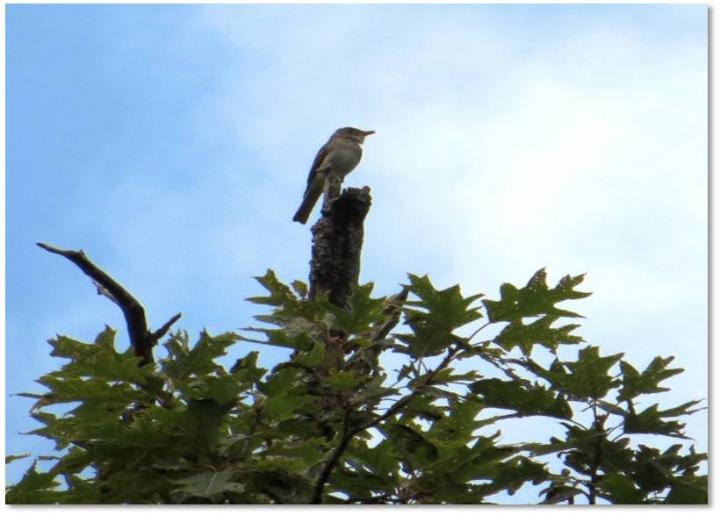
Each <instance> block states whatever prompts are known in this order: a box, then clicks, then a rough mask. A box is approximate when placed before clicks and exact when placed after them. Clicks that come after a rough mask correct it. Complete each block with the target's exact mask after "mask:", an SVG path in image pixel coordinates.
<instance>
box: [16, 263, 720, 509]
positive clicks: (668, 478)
mask: <svg viewBox="0 0 720 515" xmlns="http://www.w3.org/2000/svg"><path fill="white" fill-rule="evenodd" d="M582 280H583V276H581V275H580V276H565V277H563V278H562V279H561V280H560V281H559V282H558V283H557V285H556V286H555V287H553V288H550V287H548V285H547V282H546V281H547V277H546V273H545V271H544V270H540V271H538V272H537V273H535V274H534V275H533V277H532V278H531V279H530V280H529V282H528V283H527V284H526V285H525V286H524V287H517V286H514V285H512V284H509V283H505V284H503V285H502V286H501V288H500V298H499V299H497V300H491V299H487V298H484V297H483V295H479V294H478V295H470V296H467V297H466V296H464V295H463V294H462V292H461V289H460V287H459V286H453V287H450V288H447V289H437V288H436V287H435V286H434V285H433V284H432V282H431V281H430V279H429V278H428V277H427V276H423V277H419V276H415V275H410V276H409V283H408V284H407V285H406V286H405V289H404V294H400V295H397V296H394V297H386V298H373V297H372V288H373V287H372V284H367V285H363V286H359V287H357V288H356V289H355V290H354V292H353V294H352V296H351V298H350V300H349V303H348V306H347V308H339V307H337V306H335V305H333V304H332V303H330V302H329V301H328V300H327V299H323V298H320V299H316V300H309V299H308V298H307V287H306V285H305V284H303V283H301V282H299V281H296V282H294V283H292V285H290V286H288V285H285V284H283V283H282V282H281V281H279V280H278V279H277V277H276V276H275V275H274V274H273V273H272V272H271V271H268V272H267V273H266V274H265V275H264V276H262V277H259V278H258V281H259V282H260V284H261V285H262V286H263V287H264V288H265V289H266V290H267V294H266V295H264V296H262V297H255V298H252V299H249V300H250V301H251V302H254V303H256V304H261V305H265V306H269V308H270V312H269V313H268V314H264V315H260V316H258V317H257V318H258V320H259V321H260V322H261V323H262V324H263V325H262V326H259V327H252V328H248V329H247V330H246V331H245V332H244V333H243V334H242V335H241V334H235V333H226V334H221V335H215V336H213V335H210V334H208V333H202V334H201V335H200V337H199V339H198V340H197V341H196V342H195V343H194V344H192V345H191V344H190V341H189V337H188V335H187V334H186V333H184V332H177V333H175V334H173V335H171V336H170V337H168V338H167V339H166V341H165V342H164V343H163V344H162V345H163V347H164V349H165V351H166V356H167V357H166V358H164V359H162V360H160V361H159V362H158V363H157V364H155V365H148V366H144V367H139V366H138V363H139V360H138V358H136V357H135V356H134V355H133V353H132V352H131V351H130V350H128V351H125V352H118V351H117V350H116V345H115V333H114V331H113V330H111V329H110V328H106V329H105V330H103V331H102V332H101V333H100V334H99V335H98V337H97V338H96V340H95V342H93V343H85V342H80V341H76V340H73V339H71V338H68V337H64V336H60V337H57V338H55V339H53V340H51V341H50V345H51V346H52V355H53V356H56V357H58V358H62V359H64V360H67V362H66V363H65V364H63V365H62V366H61V367H60V368H59V369H58V370H57V371H55V372H52V373H50V374H47V375H45V376H43V377H41V378H40V379H39V380H38V382H39V383H40V384H41V385H42V386H43V387H44V389H45V392H44V393H40V394H36V393H23V394H21V395H23V396H26V397H30V398H32V399H35V404H34V406H33V408H32V416H33V417H34V418H35V419H36V420H37V421H38V422H39V423H40V426H39V427H38V428H37V429H34V430H33V431H31V432H30V434H34V435H39V436H42V437H45V438H49V439H50V440H52V441H53V442H54V444H55V448H56V450H57V455H56V456H52V457H43V458H42V459H40V458H37V459H36V460H35V461H34V462H33V464H32V465H31V466H30V468H29V469H28V471H27V472H26V473H25V475H24V477H23V478H22V480H21V481H19V482H18V483H17V484H15V485H12V486H11V487H9V488H8V489H7V491H6V500H7V502H8V503H11V504H25V503H32V504H44V503H48V504H49V503H62V504H83V503H245V504H247V503H308V502H315V503H348V504H352V503H391V504H405V503H459V504H463V503H488V502H494V500H496V499H497V497H493V496H494V495H496V494H504V495H513V494H515V493H516V492H518V491H521V490H527V491H528V492H529V493H527V494H526V495H536V496H537V502H541V503H562V502H569V503H573V502H576V501H577V502H583V503H588V502H589V503H596V502H608V503H622V504H626V503H630V504H643V503H706V502H707V476H706V475H702V474H700V473H699V470H700V467H701V466H702V465H703V464H704V463H705V462H706V460H707V456H706V454H704V453H697V452H696V451H695V449H694V447H693V446H690V447H689V449H688V448H686V447H685V446H684V445H683V444H673V445H670V446H669V447H667V448H665V449H660V448H654V447H649V446H647V445H639V444H637V443H634V442H633V438H634V436H635V435H638V434H645V435H662V436H665V437H671V438H675V439H686V438H687V437H686V435H685V434H684V432H683V429H684V425H683V423H682V422H681V420H682V419H683V418H684V417H685V416H687V415H690V414H691V413H693V412H694V411H697V409H698V404H699V401H697V400H694V401H690V402H687V403H684V404H681V405H680V406H675V407H670V408H660V407H659V404H658V403H652V404H650V405H648V404H647V402H646V401H645V398H646V396H648V395H653V394H658V393H662V392H665V391H667V388H666V387H664V386H661V385H660V383H661V382H663V381H664V380H666V379H668V378H670V377H672V376H674V375H676V374H678V373H680V372H681V371H682V370H681V369H679V368H669V365H670V364H671V362H672V361H673V358H672V357H664V358H663V357H657V358H655V359H654V360H652V362H651V363H650V364H649V365H647V366H646V367H645V368H644V369H643V370H642V371H638V369H636V368H635V367H634V366H632V365H631V364H630V363H628V362H626V361H624V360H623V355H622V354H614V355H603V354H602V353H601V350H600V349H599V348H598V347H594V346H589V345H585V346H583V340H582V338H581V337H580V336H577V335H576V334H575V330H576V329H577V328H578V327H579V326H578V325H577V324H563V323H561V322H560V321H561V320H562V319H567V318H575V319H576V318H578V317H579V315H578V314H577V313H575V312H573V311H569V310H567V309H566V308H564V307H559V306H558V304H561V303H564V302H567V301H574V300H579V299H582V298H584V297H587V296H588V295H589V293H586V292H582V291H579V290H577V289H576V287H578V286H579V285H580V284H581V283H582ZM407 294H410V300H407V298H406V297H407ZM398 323H399V325H398V326H397V327H396V324H398ZM473 324H474V325H473ZM393 329H394V331H391V330H393ZM250 335H253V336H252V337H251V336H250ZM468 335H469V336H468ZM244 342H260V343H263V344H265V345H270V346H277V347H284V348H288V349H292V351H293V353H292V356H291V357H290V358H289V359H288V360H287V361H285V362H282V363H280V364H278V365H277V366H275V367H274V368H273V369H272V370H266V369H263V368H260V367H259V366H258V357H259V356H258V352H257V351H252V352H249V351H245V352H244V353H243V349H242V347H243V345H244ZM571 346H575V348H577V349H578V351H577V352H576V353H574V354H575V356H576V357H574V358H572V359H569V358H568V357H567V355H568V354H573V353H572V352H569V349H570V348H571ZM230 349H232V350H233V353H234V354H242V356H241V357H240V358H239V359H237V360H236V361H235V362H234V364H232V366H224V365H223V364H221V361H224V360H223V359H222V358H223V357H224V356H226V355H227V354H228V351H229V350H230ZM566 349H567V350H566ZM548 356H550V358H548ZM387 363H393V364H398V365H397V367H394V366H393V368H390V367H388V365H386V364H387ZM514 419H518V420H522V419H531V420H538V421H541V420H544V421H554V424H555V425H556V427H557V430H558V432H556V435H555V436H553V435H550V434H548V435H546V436H545V437H543V438H540V439H539V440H540V441H534V442H508V441H505V440H504V439H503V436H502V430H501V424H502V423H503V421H508V420H514ZM659 441H660V440H658V442H659ZM25 457H27V456H9V457H8V458H7V460H8V461H12V460H15V459H22V458H25ZM532 485H535V487H534V489H533V488H532Z"/></svg>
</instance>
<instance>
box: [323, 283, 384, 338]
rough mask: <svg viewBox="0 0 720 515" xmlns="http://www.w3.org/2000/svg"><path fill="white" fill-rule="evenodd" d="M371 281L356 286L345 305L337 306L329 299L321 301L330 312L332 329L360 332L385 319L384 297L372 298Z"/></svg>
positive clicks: (353, 332)
mask: <svg viewBox="0 0 720 515" xmlns="http://www.w3.org/2000/svg"><path fill="white" fill-rule="evenodd" d="M372 290H373V283H368V284H364V285H361V286H356V287H355V288H353V290H352V293H351V294H350V297H349V298H348V301H347V307H339V306H336V305H335V304H333V303H332V302H329V301H322V304H323V306H324V307H325V309H326V310H327V311H328V312H329V313H331V314H332V317H333V322H332V327H333V329H336V330H339V331H343V332H345V333H348V334H360V333H363V332H365V331H368V330H370V328H371V326H372V325H373V324H374V323H377V322H381V321H383V320H384V319H385V315H384V314H383V309H384V307H385V299H384V298H379V299H373V298H371V297H370V294H371V293H372Z"/></svg>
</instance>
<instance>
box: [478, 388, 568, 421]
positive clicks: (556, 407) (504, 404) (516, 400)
mask: <svg viewBox="0 0 720 515" xmlns="http://www.w3.org/2000/svg"><path fill="white" fill-rule="evenodd" d="M470 391H472V392H473V393H476V394H478V395H480V398H481V399H482V402H483V403H484V404H485V405H486V406H488V407H493V408H502V409H509V410H513V411H515V412H517V413H518V414H519V415H524V416H526V415H545V416H549V417H557V418H563V419H570V417H571V416H572V410H571V409H570V405H569V404H568V403H567V401H566V400H565V399H563V398H562V397H561V396H559V395H557V394H555V393H553V392H551V391H550V390H548V389H546V388H543V387H542V386H540V385H537V384H530V383H525V384H521V383H520V382H519V381H502V380H500V379H482V380H480V381H476V382H474V383H473V384H472V385H470Z"/></svg>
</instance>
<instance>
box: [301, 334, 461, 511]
mask: <svg viewBox="0 0 720 515" xmlns="http://www.w3.org/2000/svg"><path fill="white" fill-rule="evenodd" d="M458 350H459V349H458V347H454V348H452V349H450V350H448V353H447V356H445V358H444V359H443V360H442V362H441V363H440V364H439V365H438V366H437V367H436V368H435V369H434V370H433V371H432V372H430V374H429V375H428V377H427V379H425V385H427V384H428V383H430V381H432V379H433V378H434V377H435V375H436V374H437V373H438V372H440V371H441V370H442V369H444V368H445V367H446V366H447V365H448V364H449V363H450V361H452V359H453V358H454V357H455V354H457V352H458ZM421 386H424V385H421ZM419 391H420V387H417V389H416V390H415V391H413V392H412V393H410V394H408V395H406V396H405V397H402V398H401V399H398V400H397V401H396V402H395V403H394V404H393V405H392V406H390V407H389V408H388V409H387V411H385V413H383V414H382V415H380V416H378V417H376V418H374V419H373V420H371V421H370V422H367V423H366V424H362V425H360V426H358V427H355V428H350V427H349V423H348V420H347V419H348V416H349V414H348V413H347V412H346V413H345V420H344V423H343V437H342V439H341V440H340V443H339V444H338V446H337V447H336V448H335V450H334V451H333V453H332V455H331V456H330V459H328V461H327V463H326V464H325V467H323V470H322V472H321V473H320V476H319V477H318V480H317V483H315V491H314V493H313V497H312V500H311V501H310V504H320V503H322V496H323V491H324V490H325V484H326V483H327V482H328V480H329V479H330V475H331V474H332V471H333V470H334V469H335V467H336V466H337V464H338V462H339V461H340V458H341V457H342V455H343V453H344V452H345V449H347V446H348V445H349V444H350V442H351V441H352V439H353V438H354V437H355V435H357V434H359V433H362V432H363V431H365V430H367V429H370V428H372V427H375V426H377V425H378V424H380V423H381V422H383V421H385V420H387V419H389V418H390V417H392V416H393V415H395V413H397V412H398V411H400V410H401V409H402V408H403V407H405V406H406V405H407V403H408V402H410V401H411V400H412V399H413V398H414V397H415V396H416V395H417V394H418V393H419Z"/></svg>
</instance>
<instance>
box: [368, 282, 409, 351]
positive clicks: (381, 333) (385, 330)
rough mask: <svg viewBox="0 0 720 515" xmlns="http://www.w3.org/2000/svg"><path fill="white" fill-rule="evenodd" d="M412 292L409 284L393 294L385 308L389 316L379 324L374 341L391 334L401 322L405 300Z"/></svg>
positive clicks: (385, 312)
mask: <svg viewBox="0 0 720 515" xmlns="http://www.w3.org/2000/svg"><path fill="white" fill-rule="evenodd" d="M409 293H410V287H409V286H403V288H402V290H400V293H398V294H397V295H393V296H392V297H390V298H389V299H388V304H387V306H386V307H385V308H384V309H383V315H387V316H389V318H388V320H387V321H386V322H385V323H384V324H382V325H381V326H379V327H378V328H377V330H376V331H375V334H374V335H373V338H372V339H373V340H374V341H379V340H382V339H384V338H385V337H386V336H387V335H388V334H390V331H392V330H393V329H394V328H395V326H396V325H397V324H398V322H400V313H402V305H403V304H404V303H405V301H406V300H407V298H408V294H409Z"/></svg>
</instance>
